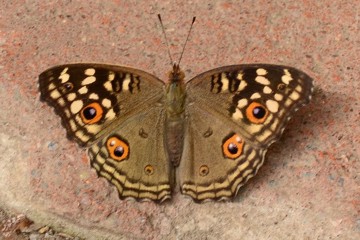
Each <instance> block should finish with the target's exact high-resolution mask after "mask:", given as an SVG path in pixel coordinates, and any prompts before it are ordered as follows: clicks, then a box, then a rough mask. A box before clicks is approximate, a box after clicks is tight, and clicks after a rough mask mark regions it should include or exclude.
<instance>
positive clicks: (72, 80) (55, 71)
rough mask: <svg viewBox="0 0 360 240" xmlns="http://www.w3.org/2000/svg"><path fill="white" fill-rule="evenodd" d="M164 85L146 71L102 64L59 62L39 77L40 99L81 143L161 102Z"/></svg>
mask: <svg viewBox="0 0 360 240" xmlns="http://www.w3.org/2000/svg"><path fill="white" fill-rule="evenodd" d="M163 86H164V83H163V82H162V81H160V80H159V79H157V78H156V77H154V76H153V75H151V74H149V73H146V72H143V71H140V70H137V69H133V68H128V67H123V66H115V65H105V64H91V63H89V64H81V63H79V64H67V65H61V66H56V67H53V68H50V69H48V70H46V71H45V72H43V73H42V74H40V76H39V89H40V92H41V100H43V101H46V102H47V103H48V104H49V105H51V106H53V107H54V108H55V112H56V113H57V114H58V115H60V117H61V119H62V124H63V125H64V127H65V128H66V130H67V135H68V137H69V138H70V139H74V140H75V141H76V142H77V143H79V145H81V146H90V145H91V144H92V143H94V142H95V141H96V140H97V139H99V138H100V137H101V136H102V135H103V134H105V133H107V132H109V131H111V130H112V129H113V127H114V126H115V125H116V124H114V122H121V121H122V120H124V119H126V118H128V117H130V116H131V115H133V114H135V113H137V112H140V111H141V110H143V109H146V108H148V107H151V106H152V105H153V104H154V103H156V102H158V101H160V100H161V98H162V97H163V91H164V89H163Z"/></svg>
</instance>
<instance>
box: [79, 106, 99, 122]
mask: <svg viewBox="0 0 360 240" xmlns="http://www.w3.org/2000/svg"><path fill="white" fill-rule="evenodd" d="M80 116H81V119H82V121H83V123H85V124H93V123H97V122H99V121H100V119H101V118H102V116H103V109H102V107H101V106H100V104H99V103H96V102H94V103H90V104H88V105H87V106H85V107H84V108H83V109H82V110H81V112H80Z"/></svg>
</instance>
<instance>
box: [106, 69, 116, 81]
mask: <svg viewBox="0 0 360 240" xmlns="http://www.w3.org/2000/svg"><path fill="white" fill-rule="evenodd" d="M114 79H115V73H114V72H111V71H110V72H109V77H108V80H109V81H110V82H111V81H112V80H114Z"/></svg>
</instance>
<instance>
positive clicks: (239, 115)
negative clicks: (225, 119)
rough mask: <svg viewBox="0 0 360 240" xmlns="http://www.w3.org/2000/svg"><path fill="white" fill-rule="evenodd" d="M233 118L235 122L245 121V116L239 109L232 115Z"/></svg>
mask: <svg viewBox="0 0 360 240" xmlns="http://www.w3.org/2000/svg"><path fill="white" fill-rule="evenodd" d="M232 118H233V119H234V120H240V119H243V118H244V116H243V114H242V112H241V111H240V110H239V109H236V110H235V112H234V113H233V114H232Z"/></svg>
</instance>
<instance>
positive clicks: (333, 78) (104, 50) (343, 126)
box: [0, 0, 360, 239]
mask: <svg viewBox="0 0 360 240" xmlns="http://www.w3.org/2000/svg"><path fill="white" fill-rule="evenodd" d="M157 13H161V14H162V17H163V20H164V24H165V27H166V32H167V34H168V38H169V40H170V42H171V51H172V53H173V57H174V58H175V59H177V58H178V56H179V52H180V51H181V48H182V44H183V42H184V40H185V37H186V34H187V31H188V28H189V24H190V22H191V18H192V17H193V16H197V21H196V23H195V25H194V28H193V32H192V33H191V38H190V41H189V43H188V45H187V48H186V52H185V54H184V57H183V59H182V62H181V66H182V68H183V69H184V70H185V73H186V75H187V79H190V78H192V77H194V76H195V75H197V74H199V73H201V72H203V71H205V70H209V69H211V68H215V67H219V66H224V65H230V64H240V63H254V62H258V63H273V64H282V65H290V66H294V67H296V68H299V69H302V70H303V71H305V72H307V73H308V74H309V75H311V76H312V77H313V78H314V79H315V85H316V91H315V93H314V96H313V101H312V102H311V104H310V105H308V106H307V107H305V108H303V109H301V110H300V111H299V112H297V114H296V116H294V118H293V120H291V121H290V123H289V125H288V127H287V130H286V131H285V132H284V134H283V136H282V138H281V140H280V141H279V142H277V143H275V144H274V145H272V147H271V148H270V150H269V151H268V154H267V160H266V163H265V165H264V166H263V167H262V168H261V169H260V171H259V173H258V175H257V176H256V177H255V178H254V179H252V180H251V181H249V182H248V184H247V185H246V186H245V187H243V188H242V189H241V190H240V194H239V196H238V197H237V198H236V199H235V200H234V202H230V203H207V204H201V205H199V204H195V203H193V202H192V201H191V200H189V199H187V198H184V196H182V195H181V194H179V192H176V193H175V195H174V198H173V200H172V201H171V202H167V203H165V204H162V205H156V204H153V203H136V202H129V201H120V200H119V199H118V197H117V193H116V190H115V188H113V187H111V186H109V184H108V183H107V182H106V181H105V180H104V179H98V178H97V177H96V174H95V171H94V170H92V169H90V167H89V163H88V160H87V158H86V153H85V151H83V150H81V149H80V148H78V147H77V146H76V144H75V143H73V142H70V141H68V140H67V139H66V137H65V130H64V129H63V128H62V127H61V125H60V119H59V117H58V116H56V115H55V114H54V113H53V110H52V109H51V108H50V107H48V106H47V105H46V104H44V103H41V102H40V101H39V99H38V90H37V76H38V75H39V74H40V73H41V72H42V71H44V70H45V69H47V68H49V67H51V66H53V65H57V64H63V63H70V62H105V63H114V64H115V63H117V64H122V65H130V66H134V67H137V68H141V69H144V70H146V71H148V72H150V73H153V74H155V75H157V76H159V77H160V78H162V79H164V80H165V79H166V73H167V71H168V70H169V69H170V65H169V57H168V55H167V49H166V45H165V44H164V43H163V36H162V33H161V29H160V28H159V23H158V20H157V16H156V14H157ZM359 19H360V4H359V2H358V1H355V0H352V1H344V0H339V1H305V0H304V1H293V0H291V1H285V0H284V1H243V2H239V1H224V0H223V1H207V2H205V1H119V0H117V1H116V0H113V1H19V0H18V1H1V4H0V60H1V61H0V111H1V114H0V176H1V177H0V189H1V191H0V205H1V208H3V209H6V210H7V211H10V212H21V213H25V214H26V215H27V216H28V217H29V218H30V219H32V220H34V221H35V222H38V223H43V224H48V225H51V226H52V227H53V228H55V229H57V230H61V231H64V232H67V233H69V234H72V235H76V236H80V237H83V238H87V239H99V238H108V239H360V159H359V142H360V137H359V136H360V125H359V120H360V106H359V103H360V101H359V100H360V97H359V96H360V95H359V93H360V91H359V90H360V81H359V76H360V70H359V69H360V68H359V65H360V35H359V32H360V29H359V28H360V22H359Z"/></svg>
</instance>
